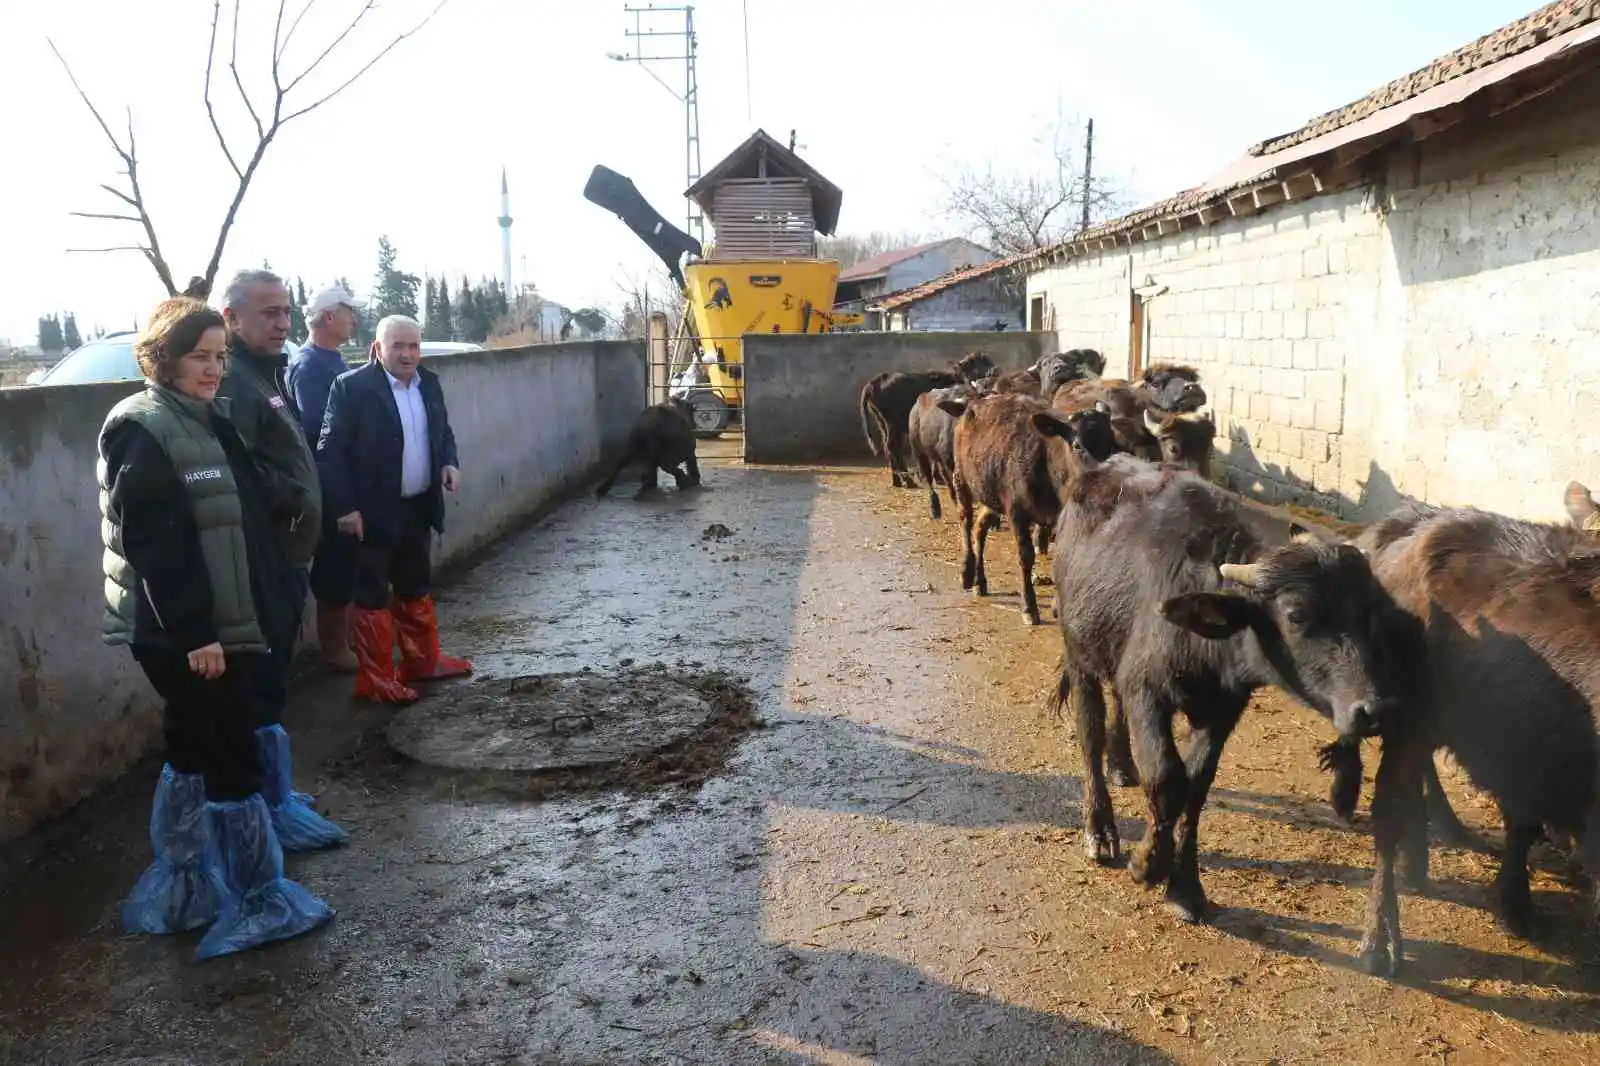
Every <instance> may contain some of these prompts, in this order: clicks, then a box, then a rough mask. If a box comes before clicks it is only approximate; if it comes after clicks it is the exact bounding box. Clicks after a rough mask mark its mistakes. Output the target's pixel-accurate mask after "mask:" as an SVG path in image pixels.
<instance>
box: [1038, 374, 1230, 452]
mask: <svg viewBox="0 0 1600 1066" xmlns="http://www.w3.org/2000/svg"><path fill="white" fill-rule="evenodd" d="M1205 404H1206V390H1205V389H1204V388H1203V387H1202V386H1201V384H1200V374H1199V372H1198V371H1196V370H1195V369H1194V368H1193V367H1187V366H1178V365H1176V364H1172V363H1156V364H1154V365H1152V366H1150V367H1149V368H1148V369H1146V370H1145V372H1144V373H1143V374H1142V375H1141V376H1140V378H1139V380H1138V381H1137V382H1130V381H1127V380H1125V379H1123V378H1101V379H1098V380H1087V381H1077V382H1071V383H1069V384H1067V385H1065V386H1064V387H1062V388H1061V389H1059V390H1057V392H1056V394H1055V397H1054V399H1053V400H1052V405H1053V406H1054V407H1055V408H1056V410H1058V411H1063V412H1065V413H1067V414H1071V413H1073V412H1075V411H1086V410H1088V409H1090V408H1092V407H1098V408H1100V410H1102V411H1105V412H1106V413H1107V414H1109V415H1110V416H1111V418H1112V426H1113V428H1114V429H1115V430H1116V434H1117V450H1118V451H1123V452H1127V453H1128V454H1129V455H1137V456H1139V457H1140V458H1143V459H1149V460H1151V461H1152V462H1157V461H1160V459H1161V455H1162V447H1161V444H1160V442H1159V441H1158V440H1157V439H1156V437H1155V435H1154V434H1153V433H1152V432H1151V431H1150V429H1149V428H1148V426H1147V425H1146V423H1145V415H1146V414H1149V415H1150V416H1152V417H1153V418H1154V419H1155V420H1156V421H1157V423H1158V424H1159V423H1160V422H1162V421H1164V420H1166V419H1167V418H1170V417H1171V416H1173V415H1177V414H1184V413H1188V412H1192V411H1198V410H1199V409H1200V408H1202V407H1204V406H1205Z"/></svg>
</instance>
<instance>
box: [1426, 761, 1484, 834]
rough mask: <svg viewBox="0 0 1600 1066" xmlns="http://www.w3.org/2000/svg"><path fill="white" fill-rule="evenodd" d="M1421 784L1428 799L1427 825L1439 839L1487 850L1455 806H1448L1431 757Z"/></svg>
mask: <svg viewBox="0 0 1600 1066" xmlns="http://www.w3.org/2000/svg"><path fill="white" fill-rule="evenodd" d="M1422 784H1423V789H1424V794H1425V795H1426V796H1427V800H1428V825H1429V827H1430V828H1431V829H1433V830H1434V832H1436V833H1437V834H1438V836H1439V841H1440V842H1441V843H1444V844H1454V845H1456V846H1457V847H1464V848H1472V849H1474V850H1487V849H1486V848H1485V846H1484V843H1483V841H1482V840H1480V839H1479V838H1478V834H1476V833H1474V832H1473V831H1472V830H1470V829H1468V828H1467V827H1466V826H1465V825H1463V824H1462V823H1461V819H1460V818H1458V817H1457V816H1456V812H1455V808H1453V807H1451V806H1450V797H1449V796H1446V795H1445V793H1444V784H1443V783H1442V782H1440V780H1439V767H1438V766H1437V765H1435V764H1434V761H1433V760H1432V759H1429V760H1428V774H1427V776H1426V777H1425V778H1424V779H1423V782H1422Z"/></svg>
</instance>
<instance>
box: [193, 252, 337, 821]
mask: <svg viewBox="0 0 1600 1066" xmlns="http://www.w3.org/2000/svg"><path fill="white" fill-rule="evenodd" d="M289 299H290V298H289V288H288V286H286V285H285V284H284V283H283V279H282V278H280V277H278V276H277V275H276V274H274V273H272V272H271V271H268V270H246V271H241V272H240V273H238V274H236V275H234V277H233V280H232V281H230V282H229V283H228V288H227V290H226V291H225V293H224V301H223V308H222V316H223V318H224V319H225V320H226V321H227V324H228V370H227V374H226V375H225V376H224V377H223V379H222V387H221V388H220V389H219V390H218V392H217V395H218V396H219V397H221V398H223V399H225V400H227V401H228V404H229V406H230V408H231V411H232V415H233V423H234V425H235V427H237V429H238V431H239V436H240V438H241V439H242V440H243V441H244V445H245V447H246V448H247V449H249V452H250V456H251V458H252V459H253V460H255V462H256V464H257V465H258V467H259V468H260V470H261V473H262V476H263V477H264V478H265V479H266V481H267V483H268V486H269V493H270V495H271V498H272V503H273V510H272V515H271V520H272V529H273V534H274V535H275V536H276V537H278V538H279V542H280V543H281V544H282V545H283V550H284V554H285V555H286V556H287V558H288V564H289V568H288V573H287V575H286V577H285V579H284V580H283V581H282V582H280V585H281V586H282V587H281V588H280V589H279V594H280V595H281V596H282V597H283V599H284V601H285V602H286V603H287V605H288V610H287V611H286V612H284V617H285V618H287V619H290V620H292V621H290V622H288V623H286V624H285V625H284V626H283V627H282V630H281V631H280V632H273V633H267V634H265V636H266V638H267V643H268V645H269V646H270V648H271V657H272V660H273V664H274V666H275V669H272V670H265V671H262V672H261V673H262V675H263V677H262V686H263V691H262V693H261V706H262V710H263V712H264V715H265V717H266V720H265V721H263V722H262V723H261V726H260V729H259V730H258V731H257V737H258V739H259V742H260V744H261V749H262V753H261V754H262V758H261V761H262V766H263V771H264V773H265V775H266V780H265V781H264V783H263V787H262V792H263V794H264V795H265V796H266V798H267V806H268V807H269V808H270V809H271V811H272V822H273V828H275V829H276V830H277V831H278V836H279V838H280V839H281V841H282V843H283V846H284V848H285V849H286V850H289V851H301V850H305V849H307V848H318V847H325V846H327V845H329V844H335V843H339V842H341V841H343V840H345V839H346V836H347V834H346V833H345V831H344V830H343V829H341V828H340V827H339V826H337V825H335V824H334V823H332V822H330V821H328V820H327V819H326V818H323V817H322V816H321V815H319V814H317V813H316V812H315V811H313V810H312V809H311V807H310V803H311V799H312V797H310V796H307V795H306V794H304V793H301V792H295V791H293V789H292V787H291V784H290V782H291V780H292V774H291V770H290V756H289V735H288V733H286V732H285V731H284V728H283V725H282V721H283V710H284V707H285V706H286V705H287V704H288V702H289V663H290V659H291V657H292V656H293V654H294V643H295V638H296V637H297V636H298V635H299V631H300V621H301V619H302V617H303V616H304V613H305V602H306V588H307V584H308V580H309V579H308V577H307V573H306V569H307V567H308V566H309V565H310V563H311V558H312V555H313V553H314V552H315V551H316V548H317V540H318V539H319V536H320V533H321V529H322V485H321V482H320V481H319V480H318V478H317V465H316V459H315V457H314V456H313V454H312V451H311V448H310V447H309V445H308V444H307V443H306V438H305V434H304V432H302V430H301V428H300V416H299V409H298V408H297V407H296V405H295V402H294V398H293V397H292V396H291V395H290V394H289V388H288V384H287V381H286V380H285V371H286V368H287V364H288V356H287V355H286V354H285V352H284V342H285V341H286V340H287V339H288V336H289V312H290V302H289Z"/></svg>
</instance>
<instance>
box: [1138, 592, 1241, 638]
mask: <svg viewBox="0 0 1600 1066" xmlns="http://www.w3.org/2000/svg"><path fill="white" fill-rule="evenodd" d="M1158 610H1159V611H1160V612H1161V617H1163V618H1165V619H1166V620H1167V621H1169V622H1171V623H1172V624H1173V625H1175V626H1178V627H1180V628H1182V629H1187V630H1188V631H1189V632H1191V633H1194V634H1196V635H1198V636H1202V637H1205V638H1206V639H1207V640H1227V639H1228V638H1229V637H1231V636H1233V635H1234V634H1236V633H1238V632H1240V631H1242V630H1244V629H1246V628H1247V627H1248V626H1249V625H1250V619H1251V618H1252V617H1253V616H1254V613H1255V610H1256V607H1255V604H1253V603H1251V602H1250V601H1249V600H1247V599H1245V598H1244V597H1243V596H1229V595H1227V594H1226V593H1221V592H1191V593H1188V594H1187V595H1183V596H1175V597H1173V598H1172V599H1170V600H1167V601H1165V602H1164V603H1162V604H1161V606H1160V607H1159V608H1158Z"/></svg>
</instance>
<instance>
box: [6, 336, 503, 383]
mask: <svg viewBox="0 0 1600 1066" xmlns="http://www.w3.org/2000/svg"><path fill="white" fill-rule="evenodd" d="M137 336H138V334H137V333H135V332H133V331H132V330H124V331H122V332H121V333H108V334H106V335H105V336H104V337H99V338H96V339H95V340H92V341H89V342H88V343H87V344H84V345H81V346H79V347H77V348H74V349H73V350H72V351H70V352H68V353H67V354H66V355H65V356H64V357H62V359H61V360H60V361H59V362H57V363H56V364H55V365H54V366H52V367H50V368H49V369H43V370H35V371H34V372H33V373H31V374H29V375H28V379H27V382H26V383H27V384H29V385H87V384H89V383H91V382H96V381H137V380H139V379H140V378H142V377H143V376H144V375H143V374H141V373H139V363H138V361H137V360H136V359H134V357H133V342H134V340H135V338H136V337H137ZM482 349H483V346H482V345H480V344H463V343H457V342H453V341H424V342H423V344H422V354H423V356H424V357H427V356H430V355H451V354H454V353H456V352H475V351H481V350H482ZM283 350H284V352H285V353H289V352H293V351H294V346H293V345H288V344H285V345H284V346H283ZM359 359H361V360H364V359H365V354H364V353H363V354H362V355H361V356H359ZM352 365H359V363H356V362H353V363H352Z"/></svg>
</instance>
